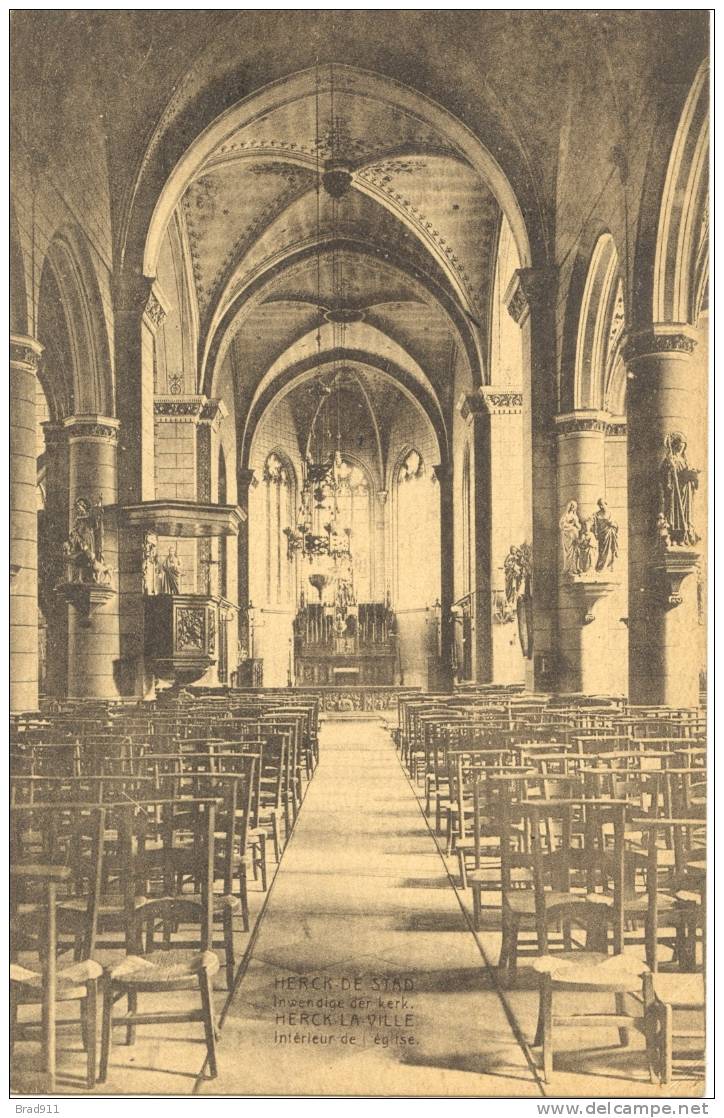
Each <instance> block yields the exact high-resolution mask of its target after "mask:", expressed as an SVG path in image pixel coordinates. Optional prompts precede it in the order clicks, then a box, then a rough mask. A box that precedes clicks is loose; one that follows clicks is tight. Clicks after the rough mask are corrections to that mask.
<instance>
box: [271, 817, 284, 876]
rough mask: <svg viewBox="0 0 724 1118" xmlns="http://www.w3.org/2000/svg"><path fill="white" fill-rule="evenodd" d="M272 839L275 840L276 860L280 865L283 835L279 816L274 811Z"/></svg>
mask: <svg viewBox="0 0 724 1118" xmlns="http://www.w3.org/2000/svg"><path fill="white" fill-rule="evenodd" d="M272 840H273V842H274V861H275V862H276V863H277V865H279V859H280V857H281V848H282V843H281V835H280V833H279V816H278V815H277V813H276V812H274V814H273V816H272Z"/></svg>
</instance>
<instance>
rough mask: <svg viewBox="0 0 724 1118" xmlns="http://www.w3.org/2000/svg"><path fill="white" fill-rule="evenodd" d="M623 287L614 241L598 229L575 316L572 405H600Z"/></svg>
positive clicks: (618, 332)
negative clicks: (575, 336) (575, 333)
mask: <svg viewBox="0 0 724 1118" xmlns="http://www.w3.org/2000/svg"><path fill="white" fill-rule="evenodd" d="M622 299H623V287H622V282H621V278H620V274H619V261H618V253H617V251H616V245H615V242H614V239H613V237H612V236H611V234H610V233H602V234H601V235H600V237H599V238H598V240H597V241H596V244H595V246H594V249H593V254H592V256H591V261H590V264H589V267H588V274H587V276H586V283H585V286H584V289H583V298H582V300H581V310H580V314H579V317H578V332H577V339H576V360H575V371H574V378H573V407H574V409H578V408H599V409H600V408H602V407H603V406H604V398H605V394H606V375H607V369H608V359H609V354H610V352H611V347H612V345H614V344H615V342H616V341H617V340H618V338H619V337H620V333H621V329H620V328H619V327H622V325H623V324H622V322H620V321H619V320H617V321H616V322H615V323H614V321H613V319H614V314H615V312H617V308H618V314H619V315H622V313H623V309H622Z"/></svg>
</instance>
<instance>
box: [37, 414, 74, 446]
mask: <svg viewBox="0 0 724 1118" xmlns="http://www.w3.org/2000/svg"><path fill="white" fill-rule="evenodd" d="M40 426H41V427H42V429H43V435H44V437H45V449H46V451H48V452H49V453H52V452H53V451H56V450H64V449H65V447H66V446H67V443H68V432H67V431H66V429H65V425H64V423H63V420H62V419H61V420H60V422H58V423H56V422H55V421H54V420H46V421H45V423H41V424H40Z"/></svg>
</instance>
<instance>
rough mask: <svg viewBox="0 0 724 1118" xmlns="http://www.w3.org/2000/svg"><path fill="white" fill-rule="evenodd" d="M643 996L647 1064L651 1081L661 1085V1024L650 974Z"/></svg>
mask: <svg viewBox="0 0 724 1118" xmlns="http://www.w3.org/2000/svg"><path fill="white" fill-rule="evenodd" d="M642 996H643V1008H644V1019H643V1031H644V1037H645V1039H646V1062H647V1064H648V1068H649V1081H650V1082H651V1083H659V1082H661V1069H660V1066H659V1064H660V1061H659V1058H658V1044H659V1022H658V1014H657V1012H656V1002H655V1000H654V992H653V985H652V978H651V975H650V974H645V975H644V976H643V989H642Z"/></svg>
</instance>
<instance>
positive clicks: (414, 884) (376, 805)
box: [198, 721, 541, 1097]
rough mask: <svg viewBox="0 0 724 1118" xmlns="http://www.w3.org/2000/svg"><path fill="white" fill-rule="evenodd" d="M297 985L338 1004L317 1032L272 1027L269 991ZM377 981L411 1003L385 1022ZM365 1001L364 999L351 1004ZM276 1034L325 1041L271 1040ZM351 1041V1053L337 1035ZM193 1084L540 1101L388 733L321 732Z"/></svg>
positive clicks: (236, 1089)
mask: <svg viewBox="0 0 724 1118" xmlns="http://www.w3.org/2000/svg"><path fill="white" fill-rule="evenodd" d="M289 979H291V985H292V987H293V989H288V988H287V982H286V981H285V980H289ZM303 979H306V980H307V984H308V985H309V984H310V983H311V980H312V979H314V980H315V983H316V985H317V986H320V987H321V986H325V985H326V991H325V992H324V993H322V994H321V995H317V996H321V997H327V998H332V999H334V1000H335V1001H339V1000H343V1001H344V1008H343V1009H341V1010H340V1009H337V1008H335V1010H333V1011H331V1012H330V1013H329V1016H328V1018H327V1023H326V1024H325V1023H321V1024H320V1025H318V1026H316V1025H314V1024H309V1025H299V1024H298V1023H297V1022H296V1020H295V1021H294V1024H293V1025H290V1024H289V1023H288V1021H285V1022H284V1023H281V1022H280V1023H277V1022H276V1020H275V1017H276V1014H277V1013H280V1014H281V1015H283V1014H285V1013H286V1012H287V1011H288V1009H287V1007H286V1006H280V1007H278V1008H277V1009H276V1010H275V1007H274V997H275V994H276V997H277V999H279V998H280V997H296V998H299V997H302V996H305V997H308V996H310V995H309V994H305V993H304V992H303V991H301V990H300V986H301V985H302V982H301V980H303ZM325 980H326V982H325ZM355 985H356V989H355V988H354V987H355ZM385 985H387V986H389V987H390V990H389V992H387V993H385V994H384V1000H388V999H390V1000H391V1001H392V1002H395V1001H400V1002H401V1001H402V998H403V997H404V998H406V1001H407V1003H408V1004H406V1005H402V1004H400V1006H399V1007H397V1012H395V1007H394V1006H393V1007H392V1009H391V1010H390V1011H388V1013H387V1021H386V1023H384V1024H382V1025H380V1023H379V1020H378V1017H379V1014H380V1012H381V1011H380V1008H379V999H380V997H381V992H380V989H379V987H383V986H385ZM405 986H407V987H408V989H407V990H406V991H405V989H404V988H405ZM344 987H349V988H348V989H344ZM410 987H411V988H410ZM399 988H401V989H399ZM359 998H362V999H363V1000H364V999H369V1002H370V1003H371V1004H369V1005H368V1004H366V1003H365V1004H364V1005H363V1008H362V1009H360V1008H359V1007H358V1006H357V1005H353V1004H352V1003H353V1000H354V999H359ZM370 1011H371V1013H372V1018H373V1020H372V1021H371V1022H370V1020H369V1019H368V1015H369V1014H370ZM353 1013H357V1016H358V1018H359V1023H358V1024H354V1025H353V1026H352V1027H349V1028H345V1026H344V1023H343V1021H342V1020H341V1014H344V1021H346V1022H349V1021H350V1020H351V1018H352V1014H353ZM407 1013H410V1014H411V1020H410V1021H407V1020H406V1015H407ZM316 1020H318V1021H320V1022H324V1018H317V1019H316ZM280 1033H281V1034H288V1033H292V1035H293V1036H294V1035H297V1036H299V1037H314V1036H317V1037H319V1036H331V1037H332V1041H331V1044H326V1045H321V1044H319V1043H317V1044H315V1043H314V1041H313V1040H312V1041H311V1042H307V1040H303V1041H301V1042H297V1043H294V1042H293V1041H292V1042H291V1043H275V1035H276V1036H277V1038H278V1037H279V1034H280ZM350 1034H352V1035H354V1036H355V1037H356V1040H357V1043H356V1044H355V1045H350V1044H349V1042H348V1041H347V1042H345V1041H344V1040H343V1038H344V1037H345V1035H346V1036H348V1037H349V1035H350ZM403 1036H405V1037H409V1036H412V1037H413V1040H414V1043H413V1044H408V1043H405V1044H404V1046H403V1045H402V1044H401V1037H403ZM376 1037H377V1038H378V1039H377V1043H376V1042H375V1038H376ZM385 1044H386V1045H387V1046H384V1045H385ZM198 1089H199V1090H200V1091H201V1092H202V1093H203V1094H246V1093H260V1094H270V1093H273V1094H313V1093H318V1092H320V1091H322V1092H329V1093H331V1094H358V1093H362V1094H365V1093H367V1094H369V1093H374V1094H380V1095H393V1094H401V1095H429V1094H438V1095H498V1094H504V1095H533V1096H538V1097H539V1096H540V1093H541V1091H540V1087H539V1084H538V1082H537V1078H536V1076H535V1074H534V1073H533V1071H532V1070H531V1067H530V1065H529V1062H528V1060H527V1058H526V1054H525V1053H524V1051H523V1050H522V1048H521V1046H520V1045H519V1044H518V1043H517V1041H516V1038H515V1036H514V1033H513V1030H512V1028H511V1025H510V1023H509V1021H508V1018H507V1016H506V1012H505V1009H504V1006H503V1004H502V1003H501V1000H500V998H499V997H498V995H497V993H496V992H495V991H494V989H493V988H492V983H491V978H490V975H489V973H488V970H487V968H486V965H485V962H484V960H483V958H482V956H481V953H480V949H479V947H478V944H477V943H476V941H475V939H474V938H473V936H472V935H471V934H470V931H469V929H468V925H467V922H466V919H465V916H464V914H463V912H462V910H461V908H460V904H459V903H458V899H457V896H456V893H455V891H454V889H453V888H452V887H451V884H450V880H449V878H448V875H447V871H446V867H445V865H444V863H443V862H442V860H441V858H440V855H439V853H438V851H437V849H436V847H435V844H434V842H433V841H432V839H431V836H430V833H429V831H428V828H427V825H426V823H425V821H424V818H423V817H422V815H421V813H420V809H419V807H418V804H417V801H416V799H415V796H414V795H413V794H412V792H411V789H410V786H409V784H408V782H407V780H406V778H405V776H404V773H403V772H402V769H401V768H400V764H399V762H398V760H397V757H396V754H395V751H394V748H393V746H392V743H391V740H390V736H389V733H388V731H387V730H386V728H384V727H383V726H382V725H380V724H375V723H373V722H366V723H354V722H349V721H339V722H328V723H327V724H326V725H325V727H324V731H323V736H322V741H321V745H320V764H319V769H318V771H317V773H316V774H315V777H314V780H313V781H312V784H311V786H310V788H309V791H308V793H307V797H306V800H305V803H304V808H303V811H302V814H301V816H300V819H299V823H298V825H297V828H296V830H295V833H294V836H293V838H292V840H291V843H290V845H289V847H288V849H287V851H286V853H285V855H284V860H283V863H282V870H281V872H280V873H279V876H278V878H277V880H276V882H275V885H274V890H273V894H272V897H271V899H270V902H269V905H268V907H267V911H266V914H265V916H264V919H263V922H262V925H261V930H260V933H259V937H258V940H257V942H256V945H255V947H254V950H253V952H252V954H251V959H250V960H249V963H248V967H247V969H246V973H245V974H244V976H243V978H242V980H241V982H240V984H239V985H238V987H237V991H236V994H235V996H234V999H233V1001H232V1004H231V1006H230V1008H229V1010H228V1013H227V1016H226V1020H225V1022H224V1028H223V1032H222V1039H221V1044H220V1047H219V1077H218V1079H216V1080H205V1081H203V1083H200V1084H199V1088H198Z"/></svg>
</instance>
